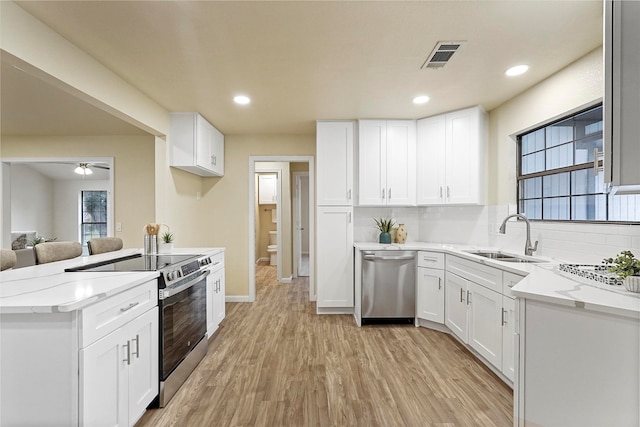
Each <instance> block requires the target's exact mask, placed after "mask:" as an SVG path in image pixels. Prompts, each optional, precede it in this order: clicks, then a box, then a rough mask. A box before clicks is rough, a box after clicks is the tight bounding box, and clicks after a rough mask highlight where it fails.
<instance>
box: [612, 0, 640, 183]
mask: <svg viewBox="0 0 640 427" xmlns="http://www.w3.org/2000/svg"><path fill="white" fill-rule="evenodd" d="M604 4H605V13H604V23H605V25H604V43H603V48H604V55H605V58H604V64H605V66H604V80H605V91H604V111H603V119H604V131H603V136H604V151H605V154H604V159H605V161H604V164H605V181H606V182H611V183H612V184H613V185H616V186H619V185H640V168H638V158H640V144H638V135H639V134H640V120H638V111H640V49H638V45H640V2H637V1H619V0H615V1H611V0H605V2H604Z"/></svg>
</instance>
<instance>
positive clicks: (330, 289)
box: [316, 206, 354, 312]
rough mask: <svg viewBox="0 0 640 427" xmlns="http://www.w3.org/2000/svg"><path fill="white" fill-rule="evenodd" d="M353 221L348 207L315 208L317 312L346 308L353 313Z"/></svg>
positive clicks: (351, 208) (351, 212)
mask: <svg viewBox="0 0 640 427" xmlns="http://www.w3.org/2000/svg"><path fill="white" fill-rule="evenodd" d="M352 217H353V207H351V206H318V208H317V218H316V224H317V235H318V240H317V255H316V272H317V273H316V278H317V285H316V286H317V292H318V299H317V308H318V310H319V311H321V310H320V309H335V308H341V309H345V308H349V309H351V311H353V307H354V283H353V221H352ZM329 311H332V310H329ZM334 311H341V310H334ZM342 311H344V312H347V311H348V310H342Z"/></svg>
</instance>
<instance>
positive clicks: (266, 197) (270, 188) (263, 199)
mask: <svg viewBox="0 0 640 427" xmlns="http://www.w3.org/2000/svg"><path fill="white" fill-rule="evenodd" d="M277 202H278V175H276V174H273V173H269V174H260V175H258V204H260V205H272V204H274V203H277Z"/></svg>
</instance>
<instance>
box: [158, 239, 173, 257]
mask: <svg viewBox="0 0 640 427" xmlns="http://www.w3.org/2000/svg"><path fill="white" fill-rule="evenodd" d="M172 251H173V243H164V242H160V243H158V253H160V254H170V253H171V252H172Z"/></svg>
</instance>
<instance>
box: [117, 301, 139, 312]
mask: <svg viewBox="0 0 640 427" xmlns="http://www.w3.org/2000/svg"><path fill="white" fill-rule="evenodd" d="M138 304H140V303H139V302H132V303H131V304H129V305H128V306H127V307H125V308H121V309H120V312H121V313H124V312H125V311H129V310H131V309H132V308H133V307H135V306H136V305H138Z"/></svg>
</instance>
